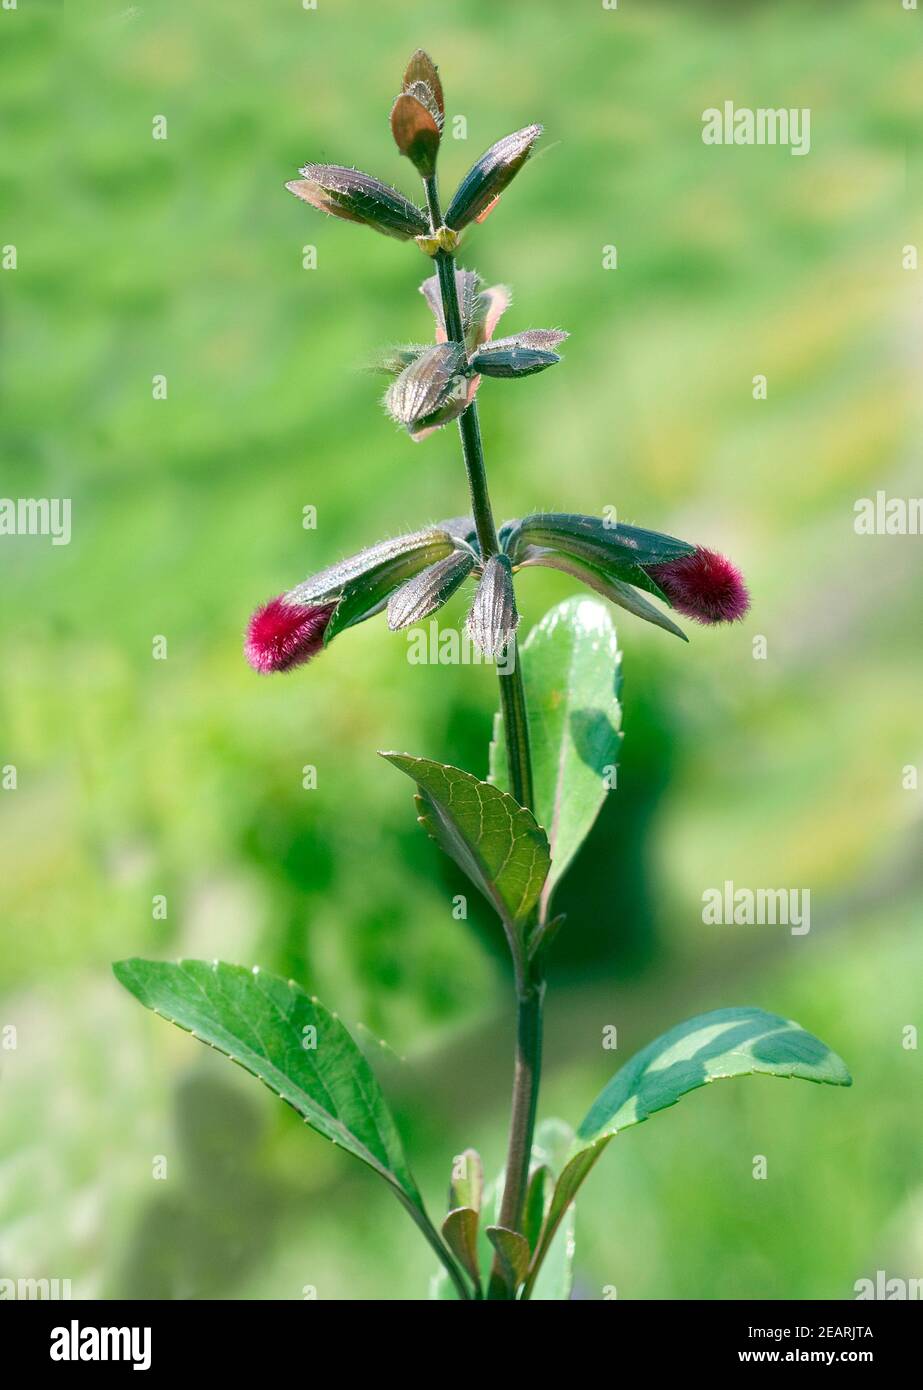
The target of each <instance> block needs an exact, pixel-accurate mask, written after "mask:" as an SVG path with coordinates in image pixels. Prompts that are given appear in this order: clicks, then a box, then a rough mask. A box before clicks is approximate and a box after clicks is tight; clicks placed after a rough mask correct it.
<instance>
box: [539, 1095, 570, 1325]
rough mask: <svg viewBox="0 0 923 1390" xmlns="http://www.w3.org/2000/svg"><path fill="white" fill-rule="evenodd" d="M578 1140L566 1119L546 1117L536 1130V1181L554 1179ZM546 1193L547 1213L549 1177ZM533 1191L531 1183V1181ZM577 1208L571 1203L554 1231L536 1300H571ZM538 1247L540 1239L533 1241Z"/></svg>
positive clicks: (544, 1184)
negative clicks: (540, 1175) (540, 1174)
mask: <svg viewBox="0 0 923 1390" xmlns="http://www.w3.org/2000/svg"><path fill="white" fill-rule="evenodd" d="M573 1140H574V1131H573V1130H572V1129H571V1127H570V1125H568V1124H565V1123H564V1121H563V1120H543V1121H542V1123H541V1124H540V1125H539V1126H538V1128H537V1129H536V1131H535V1140H534V1142H533V1145H532V1161H533V1163H538V1164H540V1165H541V1166H540V1167H539V1168H537V1169H536V1170H535V1173H534V1174H533V1179H532V1182H533V1183H534V1182H535V1181H536V1178H537V1175H538V1174H539V1173H547V1174H548V1175H549V1177H550V1178H551V1179H552V1183H553V1179H554V1177H555V1176H556V1175H557V1174H559V1173H560V1171H561V1168H562V1167H563V1164H564V1162H565V1159H566V1157H567V1155H568V1154H569V1152H570V1149H571V1145H572V1144H573ZM541 1181H542V1186H543V1190H544V1195H545V1215H546V1216H547V1214H548V1210H549V1209H550V1203H551V1195H552V1194H551V1193H550V1192H549V1191H548V1180H547V1179H541ZM530 1192H531V1184H530ZM575 1225H576V1208H575V1206H574V1203H573V1202H571V1204H570V1206H569V1207H568V1208H567V1211H566V1212H565V1213H564V1216H563V1218H562V1220H561V1221H560V1223H559V1225H558V1228H557V1230H556V1231H555V1232H554V1234H553V1236H552V1238H551V1241H550V1244H549V1246H548V1249H547V1251H546V1253H545V1255H544V1257H543V1259H542V1262H541V1267H540V1268H539V1270H538V1273H537V1275H536V1278H535V1280H534V1283H533V1285H532V1288H531V1290H530V1297H531V1298H532V1301H533V1302H535V1301H536V1300H537V1301H538V1302H540V1303H541V1302H560V1301H562V1300H568V1299H569V1298H570V1296H571V1292H572V1290H573V1287H574V1251H575V1248H576V1242H575V1236H574V1228H575ZM530 1243H531V1244H532V1247H533V1249H534V1248H535V1247H536V1246H537V1243H538V1241H537V1238H536V1239H534V1240H533V1241H532V1242H530Z"/></svg>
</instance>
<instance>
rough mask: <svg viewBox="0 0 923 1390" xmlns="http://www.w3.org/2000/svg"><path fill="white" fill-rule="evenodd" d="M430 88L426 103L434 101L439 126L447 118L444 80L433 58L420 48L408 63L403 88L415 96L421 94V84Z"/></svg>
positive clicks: (440, 126)
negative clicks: (443, 93)
mask: <svg viewBox="0 0 923 1390" xmlns="http://www.w3.org/2000/svg"><path fill="white" fill-rule="evenodd" d="M421 84H422V85H423V86H425V87H426V88H427V89H428V99H427V101H426V104H427V105H429V104H430V102H432V105H433V107H434V108H435V110H434V112H433V114H434V115H438V120H439V128H440V130H441V129H442V123H443V121H444V120H445V98H444V97H443V95H442V82H441V81H440V79H439V69H438V68H437V67H436V64H435V63H434V62H433V60H432V58H431V57H430V56H429V54H428V53H426V52H425V51H424V50H423V49H422V48H418V49H417V51H416V53H415V54H414V55H413V57H412V58H411V60H410V62H409V63H408V64H407V69H406V71H405V73H404V82H403V87H402V90H403V91H405V92H412V93H413V94H414V95H415V96H418V95H419V86H420V85H421Z"/></svg>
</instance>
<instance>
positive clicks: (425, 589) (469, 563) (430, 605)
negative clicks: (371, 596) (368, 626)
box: [388, 550, 476, 632]
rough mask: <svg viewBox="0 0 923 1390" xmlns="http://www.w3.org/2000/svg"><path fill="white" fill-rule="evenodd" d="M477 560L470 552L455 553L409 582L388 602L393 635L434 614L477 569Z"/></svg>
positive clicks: (460, 551)
mask: <svg viewBox="0 0 923 1390" xmlns="http://www.w3.org/2000/svg"><path fill="white" fill-rule="evenodd" d="M475 563H476V560H475V556H474V555H473V554H472V552H471V551H469V550H456V552H455V554H454V555H447V556H446V558H445V559H444V560H440V561H438V563H437V564H435V565H430V567H429V569H425V570H423V571H422V572H421V573H420V574H417V575H414V577H413V579H408V581H407V583H406V584H402V585H401V587H400V588H399V589H398V590H396V592H395V593H393V594H392V595H391V597H390V599H389V600H388V627H389V628H390V629H391V631H392V632H398V631H400V629H401V628H404V627H410V626H411V625H412V624H413V623H421V622H423V620H424V618H428V617H429V616H430V614H431V613H435V612H436V610H437V609H438V608H441V607H442V605H443V604H444V603H447V602H448V600H449V599H450V598H451V597H452V595H453V594H454V593H455V590H456V589H457V588H459V586H460V585H461V584H463V583H464V582H465V580H466V579H467V578H468V575H469V574H470V573H471V571H472V570H473V569H474V566H475Z"/></svg>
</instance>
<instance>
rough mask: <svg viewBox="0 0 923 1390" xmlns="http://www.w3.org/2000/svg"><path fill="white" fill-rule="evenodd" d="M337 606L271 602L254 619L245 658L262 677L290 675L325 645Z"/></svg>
mask: <svg viewBox="0 0 923 1390" xmlns="http://www.w3.org/2000/svg"><path fill="white" fill-rule="evenodd" d="M335 608H336V604H335V603H323V604H301V603H286V601H285V596H284V595H280V596H279V597H278V598H273V599H270V600H269V602H268V603H264V604H263V606H262V608H258V609H257V610H256V612H255V613H254V615H253V617H252V618H251V619H250V623H249V626H248V627H247V637H246V641H245V642H244V655H245V656H246V658H247V660H248V661H249V663H250V665H251V666H252V667H253V669H254V671H259V672H260V674H261V675H269V674H270V673H271V672H273V671H290V670H291V669H292V668H293V667H294V666H301V665H303V663H304V662H306V661H310V660H311V657H312V656H316V655H317V653H318V652H319V651H320V650H321V649H322V647H323V645H324V632H325V631H326V629H327V624H328V623H329V622H330V619H331V617H332V615H333V611H334V609H335Z"/></svg>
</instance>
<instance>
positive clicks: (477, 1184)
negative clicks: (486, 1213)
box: [449, 1149, 484, 1212]
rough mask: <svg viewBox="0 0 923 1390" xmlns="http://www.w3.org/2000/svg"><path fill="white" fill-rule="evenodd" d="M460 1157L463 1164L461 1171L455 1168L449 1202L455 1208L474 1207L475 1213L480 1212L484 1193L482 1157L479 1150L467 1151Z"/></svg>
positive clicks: (450, 1186) (450, 1185)
mask: <svg viewBox="0 0 923 1390" xmlns="http://www.w3.org/2000/svg"><path fill="white" fill-rule="evenodd" d="M459 1157H460V1158H461V1159H462V1164H461V1167H460V1170H459V1169H455V1168H453V1173H452V1181H451V1183H450V1184H449V1201H450V1202H451V1205H452V1206H453V1207H472V1208H473V1210H474V1211H477V1212H479V1211H480V1210H481V1197H482V1195H483V1192H484V1165H483V1163H482V1162H481V1155H480V1154H479V1153H478V1151H477V1149H465V1151H464V1153H462V1154H460V1155H459ZM457 1162H458V1160H457V1159H456V1163H457Z"/></svg>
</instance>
